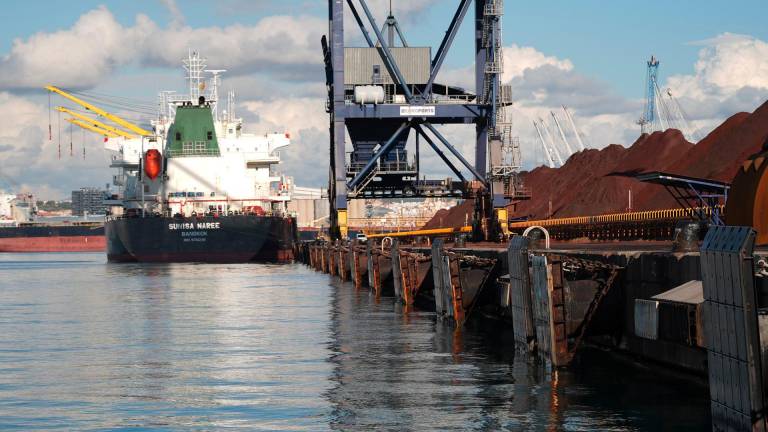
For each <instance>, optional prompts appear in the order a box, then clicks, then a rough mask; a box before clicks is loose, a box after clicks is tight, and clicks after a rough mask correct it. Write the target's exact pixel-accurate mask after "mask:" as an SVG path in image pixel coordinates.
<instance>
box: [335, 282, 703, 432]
mask: <svg viewBox="0 0 768 432" xmlns="http://www.w3.org/2000/svg"><path fill="white" fill-rule="evenodd" d="M330 309H331V322H330V329H331V335H332V338H331V342H330V343H329V349H330V350H331V351H332V352H333V355H331V357H330V358H329V361H330V362H331V363H332V364H333V365H334V372H333V374H332V376H331V380H332V381H333V382H335V385H334V387H333V388H332V390H330V391H329V392H328V393H327V398H328V400H329V401H330V402H331V403H332V405H333V411H332V415H331V420H330V424H331V427H332V428H333V429H337V430H351V429H367V428H374V427H376V428H383V429H388V430H466V429H474V430H500V429H504V430H552V431H556V430H566V429H567V430H647V429H660V428H664V427H665V426H666V427H670V426H671V425H675V429H676V430H700V429H702V428H705V429H706V428H708V425H709V423H708V422H709V420H708V400H707V399H708V398H707V390H706V386H705V385H703V384H702V383H699V384H696V383H695V382H691V381H690V380H688V379H686V380H682V381H681V380H679V379H678V378H675V377H674V376H669V377H659V376H658V375H657V374H655V373H654V372H653V371H651V370H643V369H642V368H638V366H637V365H635V364H627V363H621V362H618V363H617V360H616V359H612V358H610V357H609V356H608V355H607V354H606V353H602V352H598V351H587V352H586V353H585V355H584V356H582V357H580V359H579V363H578V364H577V365H576V366H575V367H574V368H573V369H569V370H554V371H553V370H552V369H551V368H550V367H549V366H548V365H547V364H544V363H543V362H541V361H539V360H537V359H535V358H532V357H531V356H528V355H527V354H525V353H521V352H516V351H515V349H514V348H513V347H514V343H513V338H512V334H511V333H510V332H509V331H500V330H499V328H500V327H499V325H498V323H494V322H481V323H475V324H473V325H470V326H469V327H468V328H464V329H461V330H460V331H459V330H457V329H455V328H454V327H452V326H451V325H448V324H447V323H444V322H441V321H438V320H436V319H435V317H434V314H430V313H423V312H421V313H420V312H418V311H406V310H404V308H403V307H401V306H399V305H398V304H396V303H395V302H394V301H393V300H392V299H387V298H382V299H380V300H378V301H377V299H375V298H374V297H373V295H372V294H370V293H369V292H367V291H356V290H355V289H354V288H353V287H352V286H351V284H348V283H344V284H342V283H335V289H334V291H333V294H332V297H331V306H330ZM649 399H651V400H653V401H652V402H651V401H649Z"/></svg>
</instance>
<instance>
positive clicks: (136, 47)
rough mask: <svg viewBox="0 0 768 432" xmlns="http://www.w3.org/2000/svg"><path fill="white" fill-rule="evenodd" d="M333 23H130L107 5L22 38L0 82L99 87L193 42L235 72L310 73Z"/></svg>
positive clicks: (301, 19) (162, 61)
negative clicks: (119, 73) (122, 70)
mask: <svg viewBox="0 0 768 432" xmlns="http://www.w3.org/2000/svg"><path fill="white" fill-rule="evenodd" d="M325 27H326V21H325V20H323V19H321V18H318V17H311V16H298V17H291V16H269V17H265V18H263V19H262V20H260V21H259V22H258V23H257V24H256V25H254V26H250V27H248V26H243V25H237V24H235V25H231V26H227V27H203V28H191V27H189V26H183V25H181V23H180V22H177V21H175V23H174V24H172V25H171V26H169V27H167V28H161V27H159V26H158V25H157V24H156V23H155V22H154V21H152V20H151V19H150V18H149V17H147V16H145V15H138V16H137V17H136V20H135V23H134V24H133V25H132V26H123V25H121V24H120V23H119V22H118V21H117V20H116V19H115V17H114V16H113V14H112V13H111V12H110V11H109V10H108V9H107V8H106V7H103V6H102V7H99V8H97V9H94V10H92V11H90V12H87V13H86V14H84V15H82V16H81V17H80V18H79V19H78V20H77V22H76V23H75V24H74V25H73V26H72V27H71V28H69V29H66V30H61V31H57V32H52V33H43V32H41V33H36V34H34V35H33V36H31V37H29V38H28V39H26V40H22V39H16V40H15V41H14V42H13V46H12V48H11V52H10V53H8V54H7V55H5V56H3V57H2V58H1V59H0V89H21V88H39V87H41V86H43V85H45V84H48V83H56V84H59V85H61V86H64V87H78V88H88V87H93V86H96V85H98V84H99V83H101V82H102V81H104V80H105V79H106V78H107V77H109V76H110V75H111V74H113V73H115V72H116V71H119V69H120V68H127V67H129V66H141V65H151V66H164V67H174V68H175V67H178V65H179V63H180V60H181V59H182V58H185V57H186V55H187V50H188V49H194V50H197V51H199V52H201V53H203V54H204V55H207V56H208V60H209V61H208V63H209V65H212V66H213V65H215V66H218V65H226V67H227V68H228V69H229V71H230V73H231V74H237V73H240V72H244V71H248V72H249V73H250V72H252V71H253V70H256V71H258V72H262V73H264V72H269V71H275V70H287V71H290V72H292V74H293V77H294V78H297V77H298V78H302V77H303V78H304V79H306V78H307V77H308V75H307V74H317V73H322V69H320V67H319V66H320V65H321V63H322V61H321V60H322V59H321V55H320V53H319V48H318V47H319V40H320V35H321V34H322V33H323V32H324V31H325ZM312 66H314V68H312ZM288 75H289V76H290V75H291V74H288Z"/></svg>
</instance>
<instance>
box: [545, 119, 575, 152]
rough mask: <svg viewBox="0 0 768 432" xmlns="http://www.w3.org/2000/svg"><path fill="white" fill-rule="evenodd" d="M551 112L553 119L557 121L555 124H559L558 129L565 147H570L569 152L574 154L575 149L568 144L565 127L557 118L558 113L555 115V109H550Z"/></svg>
mask: <svg viewBox="0 0 768 432" xmlns="http://www.w3.org/2000/svg"><path fill="white" fill-rule="evenodd" d="M549 113H550V114H552V120H554V121H555V126H557V130H558V131H559V132H560V138H561V139H562V140H563V142H564V143H565V148H567V149H568V153H570V154H573V149H572V148H571V145H570V144H568V140H567V139H566V138H565V133H564V132H563V128H561V127H560V122H559V121H558V120H557V115H555V112H554V111H550V112H549Z"/></svg>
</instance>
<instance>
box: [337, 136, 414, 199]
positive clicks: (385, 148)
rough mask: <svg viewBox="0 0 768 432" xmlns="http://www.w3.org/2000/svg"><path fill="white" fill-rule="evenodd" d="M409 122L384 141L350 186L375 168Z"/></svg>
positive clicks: (352, 186)
mask: <svg viewBox="0 0 768 432" xmlns="http://www.w3.org/2000/svg"><path fill="white" fill-rule="evenodd" d="M408 126H409V124H408V122H403V124H401V125H400V127H399V128H397V131H395V133H394V134H393V135H392V136H391V137H390V138H389V139H388V140H387V142H386V143H384V145H383V146H381V148H379V151H377V152H376V154H374V155H373V157H372V158H371V160H369V161H368V163H367V164H365V167H363V169H362V170H360V172H359V173H357V175H356V176H355V178H353V179H352V181H351V182H349V188H350V189H352V188H354V187H355V186H357V184H358V183H360V181H361V180H362V179H364V178H365V176H366V175H368V173H369V172H370V171H371V170H372V169H373V166H374V165H375V164H376V162H378V160H379V159H381V157H382V156H384V155H386V154H387V153H388V152H389V151H390V150H391V149H392V146H393V145H395V143H396V142H397V138H399V137H400V134H402V133H403V131H405V130H406V129H407V128H408Z"/></svg>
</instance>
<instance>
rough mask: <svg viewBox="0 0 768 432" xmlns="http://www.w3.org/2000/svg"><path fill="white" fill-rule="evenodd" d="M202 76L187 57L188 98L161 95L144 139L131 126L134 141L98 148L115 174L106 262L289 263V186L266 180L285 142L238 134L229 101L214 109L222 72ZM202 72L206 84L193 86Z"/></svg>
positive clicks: (284, 137) (195, 59) (292, 234)
mask: <svg viewBox="0 0 768 432" xmlns="http://www.w3.org/2000/svg"><path fill="white" fill-rule="evenodd" d="M205 66H206V65H205V59H204V58H202V57H201V56H200V55H199V54H197V53H195V52H190V54H189V57H188V58H187V59H186V60H185V61H184V67H185V69H186V71H187V74H188V75H187V79H188V81H189V94H188V95H183V96H182V95H176V94H173V93H172V92H162V93H161V94H160V100H161V102H160V112H159V115H158V118H157V119H156V120H154V121H153V122H152V129H153V130H152V131H145V130H143V129H141V128H139V127H136V126H133V127H132V128H131V130H132V134H134V135H137V136H131V135H130V134H128V133H123V134H122V135H121V136H118V137H114V138H110V139H107V140H106V142H105V146H106V148H107V149H109V150H112V151H114V152H115V154H116V156H114V157H113V160H112V163H111V165H110V166H111V167H112V168H116V169H117V170H118V173H117V175H116V176H114V182H113V183H114V184H115V186H117V187H118V189H119V192H118V193H117V194H116V195H114V196H113V197H112V199H109V200H107V201H106V202H105V203H106V204H107V208H108V209H109V210H108V216H107V219H106V223H105V234H106V243H107V245H106V246H107V257H108V259H109V260H110V261H138V262H254V261H255V262H274V261H278V262H279V261H289V260H292V259H293V242H294V239H295V238H296V235H297V229H296V220H295V218H294V217H291V216H290V215H289V214H288V212H287V203H288V201H289V200H290V192H289V191H290V186H291V184H292V180H291V179H290V178H289V177H285V176H283V175H280V174H279V173H278V172H277V170H276V166H277V165H278V164H279V163H280V153H279V149H281V148H283V147H286V146H288V145H289V144H290V136H289V135H288V134H287V133H270V134H266V135H254V134H248V133H245V132H244V130H243V121H242V119H239V118H236V117H235V114H234V106H235V104H234V93H233V92H229V93H228V100H227V104H226V107H225V108H226V109H221V108H223V107H224V104H221V103H219V101H218V99H219V98H218V91H219V88H220V85H221V84H220V73H221V72H224V71H223V70H213V71H208V70H205ZM204 72H209V73H212V77H211V78H210V79H209V80H205V79H203V77H202V75H203V73H204ZM206 87H208V88H210V90H209V91H208V92H205V89H206ZM56 90H58V89H56ZM54 91H55V90H54ZM59 92H61V93H63V91H60V90H59ZM68 98H69V99H70V100H74V101H77V99H76V98H74V97H71V95H70V96H68ZM89 109H92V108H89ZM112 117H115V116H112ZM137 131H139V132H137Z"/></svg>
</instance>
